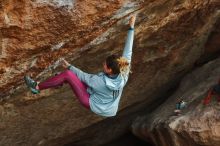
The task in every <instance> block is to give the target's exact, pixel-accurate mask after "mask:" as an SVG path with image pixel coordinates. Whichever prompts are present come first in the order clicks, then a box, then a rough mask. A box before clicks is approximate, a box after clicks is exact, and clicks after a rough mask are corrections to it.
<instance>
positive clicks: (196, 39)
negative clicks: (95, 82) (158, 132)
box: [0, 0, 220, 146]
mask: <svg viewBox="0 0 220 146" xmlns="http://www.w3.org/2000/svg"><path fill="white" fill-rule="evenodd" d="M219 6H220V4H219V1H218V0H211V1H200V0H184V1H181V2H179V1H175V0H157V1H152V0H146V1H142V0H140V1H138V0H115V1H110V0H84V1H79V0H75V1H73V0H72V1H70V0H66V1H64V2H61V1H59V0H31V1H30V0H2V1H1V2H0V20H1V21H0V30H1V31H0V51H1V52H0V96H1V104H0V105H1V106H0V113H1V114H0V119H1V121H0V122H1V124H0V125H1V127H0V128H1V133H0V137H1V138H0V143H1V145H13V144H14V145H64V144H66V143H71V144H74V145H83V146H85V145H90V146H91V145H100V144H104V143H106V142H108V141H110V140H112V139H115V138H117V137H118V136H120V135H122V134H123V133H125V132H127V131H128V129H129V125H130V124H131V121H132V119H134V118H135V117H136V116H137V114H138V113H139V112H138V111H141V110H145V111H148V112H149V111H150V110H151V109H152V108H154V107H156V106H157V105H158V104H160V102H162V101H163V100H165V99H166V96H164V95H165V94H166V93H167V91H169V90H170V89H171V88H173V87H174V86H175V85H176V83H177V82H178V81H179V80H180V79H181V77H182V76H183V75H184V74H185V73H187V72H188V71H190V70H191V69H192V68H193V67H194V65H195V64H196V63H197V62H198V61H200V60H201V59H202V58H201V57H202V56H203V55H204V54H206V55H207V54H208V56H209V55H210V54H216V52H218V51H219V48H217V47H216V44H218V42H219V41H218V39H219V36H220V33H219V28H220V27H219V26H220V22H219V17H220V12H219ZM133 13H138V17H137V22H136V28H135V41H134V51H133V60H132V70H133V73H132V74H131V76H130V79H129V82H128V85H127V86H126V88H125V90H124V93H123V96H122V101H121V103H120V110H119V111H120V112H119V114H118V116H116V117H115V118H107V119H105V118H102V117H98V116H96V115H94V114H93V113H91V112H89V111H87V110H86V109H84V108H82V107H81V106H80V105H79V103H78V101H77V100H76V98H75V96H74V95H73V93H72V91H71V90H70V88H69V87H68V86H64V87H62V88H60V89H56V90H54V89H51V90H45V91H42V92H41V94H40V95H37V96H34V95H31V94H30V92H29V91H27V89H26V87H25V86H24V82H23V76H24V75H25V74H31V75H32V77H33V78H35V79H37V80H39V81H43V80H44V79H45V78H47V77H49V76H51V75H53V74H54V73H56V72H58V71H61V70H62V69H61V68H60V67H59V59H60V58H61V57H62V58H66V59H67V60H68V61H69V62H71V63H72V64H74V65H75V66H77V67H79V68H81V69H82V70H84V71H86V72H90V73H96V72H99V71H101V70H102V65H101V64H102V62H103V60H104V59H105V58H106V56H108V55H109V54H113V53H118V54H120V53H121V52H122V49H123V45H124V42H125V37H126V31H127V29H128V27H127V23H126V22H127V21H128V18H129V16H130V15H131V14H133ZM214 42H216V43H214ZM210 50H211V51H210ZM155 101H157V102H155ZM109 125H111V126H109ZM103 129H104V130H103ZM88 131H89V132H88ZM112 133H114V134H112Z"/></svg>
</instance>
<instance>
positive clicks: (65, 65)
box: [61, 59, 70, 68]
mask: <svg viewBox="0 0 220 146" xmlns="http://www.w3.org/2000/svg"><path fill="white" fill-rule="evenodd" d="M61 65H62V66H63V68H67V67H68V66H70V64H69V62H67V61H66V60H65V59H62V60H61Z"/></svg>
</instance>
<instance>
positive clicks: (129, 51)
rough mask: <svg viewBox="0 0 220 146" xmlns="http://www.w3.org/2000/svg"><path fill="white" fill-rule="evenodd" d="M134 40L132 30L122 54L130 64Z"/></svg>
mask: <svg viewBox="0 0 220 146" xmlns="http://www.w3.org/2000/svg"><path fill="white" fill-rule="evenodd" d="M133 40H134V28H130V29H129V30H128V34H127V40H126V43H125V47H124V50H123V54H122V56H123V57H125V58H126V59H127V60H128V62H129V63H130V62H131V56H132V46H133Z"/></svg>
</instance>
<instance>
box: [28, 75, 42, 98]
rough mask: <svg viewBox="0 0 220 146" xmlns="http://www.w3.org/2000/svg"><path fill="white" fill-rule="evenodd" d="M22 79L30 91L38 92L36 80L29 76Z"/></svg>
mask: <svg viewBox="0 0 220 146" xmlns="http://www.w3.org/2000/svg"><path fill="white" fill-rule="evenodd" d="M24 81H25V83H26V85H27V86H28V87H29V88H30V89H31V92H32V93H33V94H38V93H40V90H39V89H38V88H37V86H38V85H37V84H38V83H37V82H36V81H34V80H33V79H31V78H30V77H29V76H24Z"/></svg>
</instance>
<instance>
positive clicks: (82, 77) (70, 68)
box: [61, 59, 93, 86]
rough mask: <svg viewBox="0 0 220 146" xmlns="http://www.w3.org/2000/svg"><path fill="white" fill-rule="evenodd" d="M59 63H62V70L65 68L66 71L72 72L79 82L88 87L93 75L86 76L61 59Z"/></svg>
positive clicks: (86, 74)
mask: <svg viewBox="0 0 220 146" xmlns="http://www.w3.org/2000/svg"><path fill="white" fill-rule="evenodd" d="M61 61H62V62H61V63H62V66H63V67H64V68H67V69H69V70H71V71H73V72H74V73H75V74H76V76H77V77H78V78H79V79H80V81H83V82H84V83H86V84H87V85H88V86H90V79H91V78H92V77H93V74H88V73H86V72H83V71H82V70H80V69H79V68H77V67H75V66H73V65H71V64H70V63H68V62H67V61H66V60H65V59H62V60H61Z"/></svg>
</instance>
